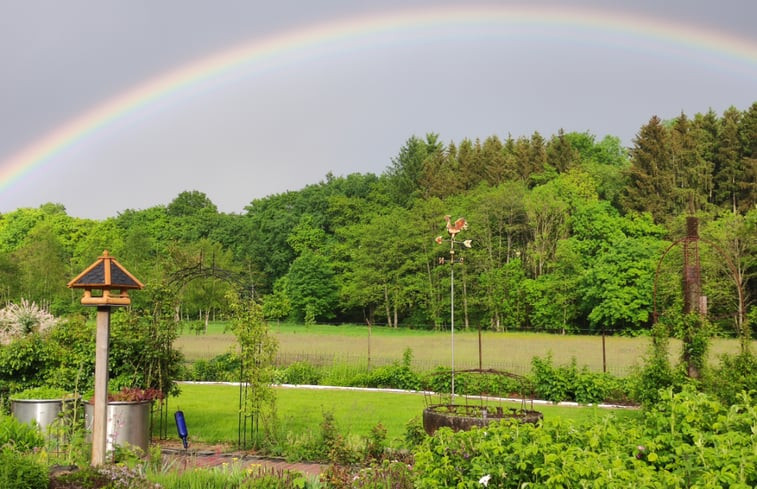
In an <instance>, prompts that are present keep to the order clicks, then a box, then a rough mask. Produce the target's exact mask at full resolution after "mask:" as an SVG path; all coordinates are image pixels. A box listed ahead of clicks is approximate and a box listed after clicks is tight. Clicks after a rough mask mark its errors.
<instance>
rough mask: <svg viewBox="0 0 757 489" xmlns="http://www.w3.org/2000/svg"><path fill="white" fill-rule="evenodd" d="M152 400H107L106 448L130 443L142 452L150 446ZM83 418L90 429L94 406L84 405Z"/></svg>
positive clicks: (107, 449)
mask: <svg viewBox="0 0 757 489" xmlns="http://www.w3.org/2000/svg"><path fill="white" fill-rule="evenodd" d="M151 406H152V401H150V400H145V401H109V402H108V409H107V415H106V418H107V419H106V427H105V437H106V448H105V450H106V451H108V452H111V451H113V448H114V447H115V446H117V445H121V446H124V445H132V446H135V447H139V448H140V449H142V450H143V451H144V452H147V449H148V448H149V446H150V407H151ZM84 420H85V425H86V427H87V430H88V431H89V432H91V431H92V423H93V420H94V406H93V405H92V404H91V403H87V404H85V406H84Z"/></svg>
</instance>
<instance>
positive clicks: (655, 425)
mask: <svg viewBox="0 0 757 489" xmlns="http://www.w3.org/2000/svg"><path fill="white" fill-rule="evenodd" d="M755 423H757V406H755V404H754V400H753V399H752V398H751V397H750V396H749V395H748V394H742V395H741V396H740V403H739V404H737V405H735V406H732V407H731V408H730V409H728V408H725V407H724V406H723V405H722V404H720V403H719V402H718V401H717V400H715V399H714V398H712V397H709V396H707V395H705V394H700V393H696V392H693V391H690V390H685V391H683V392H681V393H677V394H676V393H673V391H672V389H668V390H667V391H664V392H663V393H662V394H661V397H660V402H659V403H658V405H657V406H655V407H654V408H653V409H649V410H646V411H645V413H644V416H643V417H639V418H638V419H637V421H635V422H634V421H633V420H626V421H625V422H624V423H616V422H614V421H613V419H612V418H607V419H606V420H603V421H602V422H600V423H597V422H594V421H592V422H583V423H566V422H564V421H562V420H560V419H549V418H547V419H546V420H545V421H544V422H543V423H542V424H541V425H540V426H534V425H531V424H519V423H518V422H517V421H507V422H502V423H499V424H492V425H489V426H488V427H486V428H485V429H478V428H474V429H473V430H470V431H461V432H452V431H451V430H449V429H448V428H442V429H440V430H438V431H437V432H436V433H435V435H434V436H433V437H428V438H427V439H426V440H425V441H424V442H423V443H422V444H421V445H420V446H419V447H418V448H416V450H415V451H414V455H415V470H416V487H418V488H441V487H480V486H482V485H483V486H485V485H489V484H491V485H492V486H493V487H504V488H520V487H525V485H528V486H533V487H739V488H746V487H754V485H755V484H756V483H757V463H756V462H757V455H755V453H757V452H756V451H755V450H757V439H755V438H754V436H753V433H752V427H753V426H754V425H755Z"/></svg>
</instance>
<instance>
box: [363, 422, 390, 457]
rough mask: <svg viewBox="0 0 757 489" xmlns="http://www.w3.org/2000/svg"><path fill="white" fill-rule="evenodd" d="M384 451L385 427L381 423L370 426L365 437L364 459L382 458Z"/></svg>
mask: <svg viewBox="0 0 757 489" xmlns="http://www.w3.org/2000/svg"><path fill="white" fill-rule="evenodd" d="M385 451H386V428H384V425H382V424H381V423H379V424H377V425H376V426H374V427H373V428H371V432H370V434H369V435H368V437H367V438H366V439H365V459H366V460H369V461H371V460H382V459H383V458H384V452H385Z"/></svg>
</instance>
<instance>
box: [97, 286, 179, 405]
mask: <svg viewBox="0 0 757 489" xmlns="http://www.w3.org/2000/svg"><path fill="white" fill-rule="evenodd" d="M148 290H149V294H150V297H151V307H150V309H135V308H132V309H130V310H125V311H122V312H121V313H119V314H113V315H112V319H111V324H112V331H111V335H110V347H109V350H110V351H109V357H110V358H109V366H110V378H111V380H112V381H111V388H113V389H116V390H118V389H121V388H122V387H141V388H145V389H147V388H153V389H157V390H160V391H162V392H164V393H165V394H173V393H175V392H176V391H177V389H178V386H177V385H176V380H177V375H178V374H179V372H180V371H181V364H182V359H183V357H182V355H181V352H179V351H178V350H176V349H174V348H173V342H174V340H175V339H176V338H177V337H178V336H179V323H178V321H177V320H176V317H175V314H174V307H175V302H174V301H175V296H174V295H173V294H172V293H171V290H170V289H169V288H168V287H162V286H159V285H158V284H151V286H150V288H149V289H148Z"/></svg>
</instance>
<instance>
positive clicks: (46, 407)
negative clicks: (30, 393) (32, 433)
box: [11, 398, 77, 431]
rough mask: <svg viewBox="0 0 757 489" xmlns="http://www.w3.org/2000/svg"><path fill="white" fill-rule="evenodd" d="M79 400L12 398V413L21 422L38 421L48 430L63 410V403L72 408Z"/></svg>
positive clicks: (37, 422)
mask: <svg viewBox="0 0 757 489" xmlns="http://www.w3.org/2000/svg"><path fill="white" fill-rule="evenodd" d="M76 401H77V399H75V398H70V399H11V414H13V417H14V418H16V419H17V420H18V421H19V422H21V423H32V422H33V423H36V424H37V426H39V427H40V429H41V430H42V431H45V430H47V428H48V426H50V425H51V424H52V423H53V421H55V420H56V419H58V416H60V413H61V411H63V403H66V408H67V409H72V408H73V404H74V403H75V402H76Z"/></svg>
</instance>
